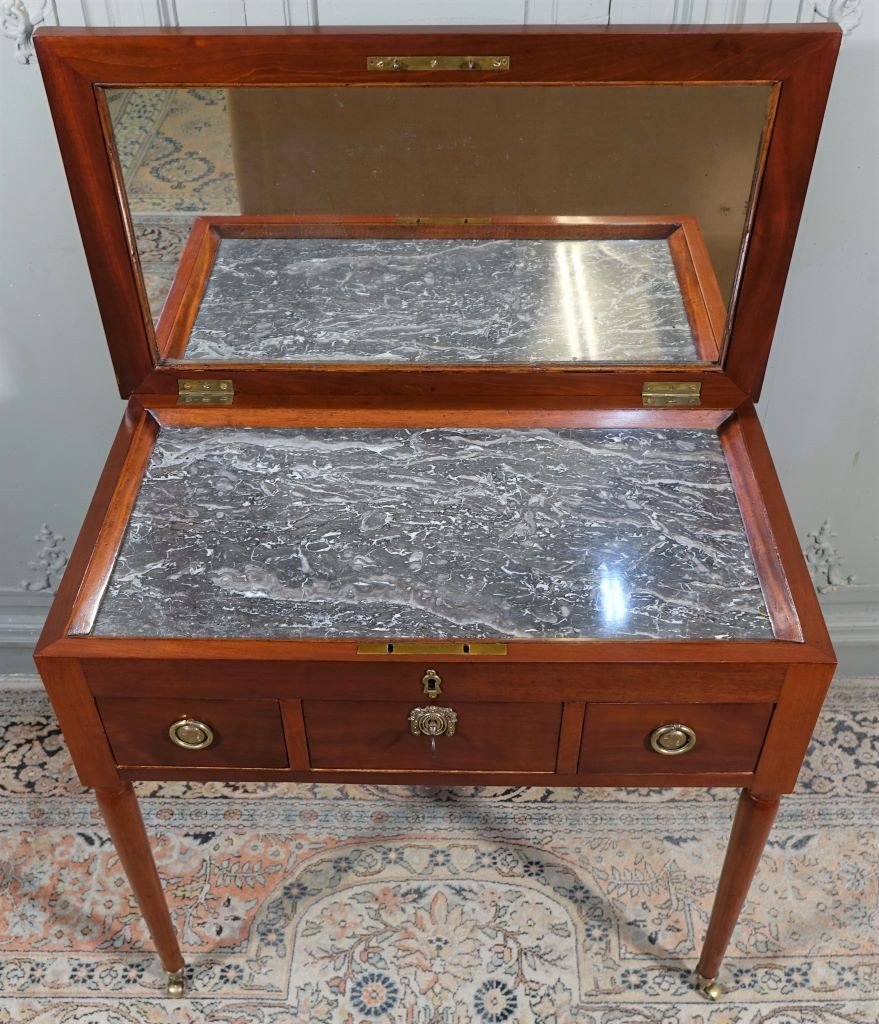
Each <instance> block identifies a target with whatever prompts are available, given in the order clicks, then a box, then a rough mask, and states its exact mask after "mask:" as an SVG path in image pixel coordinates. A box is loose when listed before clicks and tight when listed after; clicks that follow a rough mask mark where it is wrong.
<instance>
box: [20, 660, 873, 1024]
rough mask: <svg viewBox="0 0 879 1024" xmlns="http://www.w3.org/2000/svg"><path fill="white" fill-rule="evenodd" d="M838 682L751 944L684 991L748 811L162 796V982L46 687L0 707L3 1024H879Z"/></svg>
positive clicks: (861, 773) (867, 758)
mask: <svg viewBox="0 0 879 1024" xmlns="http://www.w3.org/2000/svg"><path fill="white" fill-rule="evenodd" d="M877 685H879V684H877V683H876V682H875V681H874V682H867V681H862V682H857V681H842V682H837V683H836V684H834V688H833V689H832V691H831V696H830V699H829V701H828V705H827V708H826V709H825V713H824V715H823V717H822V721H821V723H820V726H819V730H818V732H817V734H816V738H815V741H814V743H813V746H812V749H811V751H810V755H809V760H808V764H807V766H806V768H805V769H804V771H803V774H802V776H801V780H800V784H799V786H798V789H797V792H796V793H795V794H793V795H792V796H789V797H787V798H785V800H784V801H783V803H782V811H781V814H780V817H779V822H778V824H777V826H776V829H775V830H774V832H773V834H772V836H771V838H770V842H769V845H768V848H767V852H766V855H765V858H764V861H763V864H762V866H761V870H760V872H759V874H758V877H757V879H756V881H755V884H754V888H753V890H752V893H751V896H750V898H749V900H748V902H747V904H746V907H745V910H744V913H743V915H742V918H741V921H740V923H739V927H738V928H737V930H736V933H735V936H734V938H733V943H732V946H731V949H730V954H729V957H728V959H727V961H726V965H725V968H724V971H723V975H722V978H721V980H722V981H723V982H724V983H725V984H726V986H727V988H728V995H727V996H726V998H725V999H724V1000H723V1001H722V1002H720V1003H718V1004H711V1003H707V1002H705V1001H704V1000H703V999H702V998H701V997H700V996H699V994H698V993H697V992H695V991H694V990H693V987H692V983H691V974H690V972H691V970H692V968H693V966H694V964H695V961H696V959H697V957H698V951H699V947H700V944H701V941H702V936H703V934H704V929H705V925H706V922H707V918H708V914H709V912H710V908H711V901H712V897H713V893H714V886H715V882H716V878H717V875H718V872H719V870H720V863H721V859H722V856H723V850H724V845H725V841H726V835H727V833H728V829H729V825H730V821H731V817H732V813H733V809H734V804H735V793H734V792H731V791H727V790H709V791H705V792H701V791H698V790H693V791H688V790H577V789H571V790H545V789H524V788H518V787H515V788H512V787H511V788H508V789H501V788H485V789H479V788H469V789H450V790H440V789H427V788H412V787H400V788H393V787H382V786H355V785H338V784H337V785H320V786H318V785H314V786H287V785H282V786H281V785H276V786H272V785H264V784H247V785H245V784H241V785H236V786H228V785H223V784H220V783H207V784H201V785H189V784H183V783H143V784H139V786H138V788H139V791H140V793H141V795H142V797H143V800H142V807H143V811H144V817H145V819H146V822H147V827H148V829H149V831H150V834H151V837H152V839H153V843H154V850H155V853H156V859H157V862H158V864H159V870H160V872H161V874H162V877H163V880H164V884H165V889H166V893H167V895H168V900H169V904H170V906H171V910H172V914H173V916H174V920H175V923H176V926H177V929H178V933H179V934H180V936H181V942H182V945H183V949H184V954H185V956H186V959H187V962H188V964H189V975H190V993H189V996H188V998H186V999H184V1000H182V1001H180V1002H170V1001H168V1000H167V999H165V998H164V997H163V996H162V994H161V988H162V984H163V977H162V972H161V970H160V967H159V964H158V962H157V960H156V957H155V956H154V955H153V953H152V950H151V944H150V941H149V938H148V936H147V935H146V932H145V929H144V927H143V925H142V922H141V921H140V918H139V915H138V913H137V909H136V907H135V905H134V903H133V900H132V897H131V895H130V893H129V890H128V887H127V884H126V882H125V880H124V877H123V875H122V873H121V870H120V868H119V864H118V861H117V858H116V856H115V853H114V851H113V847H112V845H111V844H110V841H109V838H108V836H107V833H106V830H105V828H104V826H103V824H102V822H101V820H100V817H99V815H98V814H97V811H96V808H95V805H94V802H93V800H92V798H91V797H90V795H89V794H88V793H87V792H85V791H84V790H82V789H81V787H80V786H79V785H78V783H77V782H76V779H75V776H74V774H73V772H72V768H71V765H70V762H69V758H68V756H67V753H66V750H65V748H64V744H63V740H62V738H61V736H60V733H59V731H58V727H57V725H56V724H55V722H54V719H53V717H52V714H51V711H50V709H49V707H48V703H47V701H46V699H45V698H44V696H43V695H42V693H41V691H40V690H39V689H37V688H35V687H34V686H33V683H32V681H30V680H24V681H22V682H21V683H19V684H16V683H15V681H14V680H11V679H10V680H7V688H5V689H0V789H2V791H3V800H2V801H0V816H2V818H3V826H4V827H3V829H2V832H0V873H2V885H0V921H2V922H3V923H4V926H3V927H2V928H0V1022H4V1024H5V1022H7V1021H9V1022H12V1021H15V1022H19V1021H20V1022H27V1024H48V1022H50V1021H51V1022H52V1024H117V1022H118V1024H158V1022H165V1021H168V1022H172V1021H173V1022H174V1024H178V1022H180V1024H190V1022H193V1024H194V1022H195V1021H211V1022H213V1021H216V1022H221V1024H244V1022H245V1021H246V1022H248V1024H250V1022H255V1024H337V1022H338V1024H372V1022H385V1024H502V1022H505V1024H629V1022H633V1024H875V1022H876V1021H877V1020H879V946H877V935H879V821H877V818H879V704H877V702H876V699H875V687H876V686H877Z"/></svg>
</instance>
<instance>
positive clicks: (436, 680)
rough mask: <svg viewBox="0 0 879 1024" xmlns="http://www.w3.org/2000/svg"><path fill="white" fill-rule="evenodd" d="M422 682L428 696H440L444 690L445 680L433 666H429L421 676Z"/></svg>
mask: <svg viewBox="0 0 879 1024" xmlns="http://www.w3.org/2000/svg"><path fill="white" fill-rule="evenodd" d="M421 684H422V686H423V687H424V692H425V693H426V694H427V696H428V697H433V698H435V697H439V695H440V694H441V693H442V692H443V681H442V679H440V677H439V675H438V674H437V673H436V672H435V671H434V669H432V668H429V669H428V670H427V671H426V672H425V673H424V675H423V676H422V677H421Z"/></svg>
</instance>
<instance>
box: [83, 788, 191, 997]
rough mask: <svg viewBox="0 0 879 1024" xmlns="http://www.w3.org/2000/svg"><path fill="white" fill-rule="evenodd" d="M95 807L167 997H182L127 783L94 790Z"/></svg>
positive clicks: (178, 964)
mask: <svg viewBox="0 0 879 1024" xmlns="http://www.w3.org/2000/svg"><path fill="white" fill-rule="evenodd" d="M95 796H96V797H97V798H98V805H99V807H100V808H101V813H102V814H103V816H104V821H105V822H106V823H107V828H108V829H109V831H110V837H111V839H112V840H113V844H114V845H115V847H116V852H117V853H118V854H119V860H120V861H121V862H122V867H123V869H124V871H125V874H126V876H127V877H128V881H129V883H130V884H131V888H132V889H133V890H134V896H135V898H136V899H137V902H138V906H139V907H140V910H141V913H142V914H143V916H144V920H145V921H146V925H147V928H148V929H149V932H150V935H151V936H152V939H153V942H154V943H155V946H156V950H157V951H158V954H159V958H160V959H161V961H162V966H163V967H164V968H165V970H166V971H167V972H168V995H170V996H175V997H179V996H182V995H183V991H184V981H183V971H184V966H185V965H184V963H183V955H182V953H181V952H180V946H179V945H178V943H177V935H176V934H175V932H174V925H173V924H172V922H171V914H170V913H169V911H168V904H167V903H166V901H165V894H164V893H163V892H162V883H161V881H160V880H159V873H158V871H157V870H156V862H155V861H154V860H153V852H152V850H151V849H150V841H149V838H148V836H147V834H146V829H145V828H144V824H143V818H142V817H141V814H140V807H139V806H138V803H137V797H136V796H135V794H134V789H133V787H132V785H131V783H130V782H124V783H122V784H121V785H120V786H118V787H113V788H111V787H104V786H99V787H96V789H95Z"/></svg>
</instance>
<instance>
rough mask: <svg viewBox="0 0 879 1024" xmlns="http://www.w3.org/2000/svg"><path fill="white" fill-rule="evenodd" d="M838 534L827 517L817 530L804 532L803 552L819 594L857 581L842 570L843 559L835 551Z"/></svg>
mask: <svg viewBox="0 0 879 1024" xmlns="http://www.w3.org/2000/svg"><path fill="white" fill-rule="evenodd" d="M838 536H839V534H838V533H837V532H836V531H835V530H834V529H833V528H832V527H831V525H830V521H829V520H828V519H825V520H824V522H823V523H822V524H821V525H820V526H819V527H818V529H817V530H813V531H812V532H811V533H809V534H806V547H805V549H804V551H803V553H804V554H805V556H806V561H807V562H808V563H809V569H810V570H811V571H812V579H813V580H814V582H815V589H816V590H817V591H818V593H819V594H830V593H832V592H833V591H835V590H837V589H838V588H839V587H850V586H852V584H854V583H856V582H857V577H855V576H848V575H846V573H845V572H844V571H843V568H842V566H843V563H844V562H845V559H844V558H843V556H842V555H841V554H840V553H839V552H838V551H837V549H836V544H835V541H836V538H837V537H838Z"/></svg>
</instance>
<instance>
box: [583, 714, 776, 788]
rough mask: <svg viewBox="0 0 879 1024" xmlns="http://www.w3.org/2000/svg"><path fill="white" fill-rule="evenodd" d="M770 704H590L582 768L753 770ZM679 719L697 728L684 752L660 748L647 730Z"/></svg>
mask: <svg viewBox="0 0 879 1024" xmlns="http://www.w3.org/2000/svg"><path fill="white" fill-rule="evenodd" d="M772 710H773V706H772V705H771V704H677V703H669V704H666V703H662V704H659V703H652V704H600V703H596V704H589V705H588V707H587V708H586V726H585V728H584V730H583V744H582V748H581V751H580V771H582V772H619V773H626V772H649V771H651V770H653V771H657V772H663V773H669V774H677V773H678V772H680V773H683V774H687V773H688V772H753V770H754V768H755V767H756V765H757V758H758V757H759V754H760V748H761V747H762V745H763V737H764V736H765V734H766V727H767V726H768V724H769V719H770V716H771V715H772ZM673 724H682V725H686V726H689V727H690V728H691V729H692V730H693V731H694V732H695V733H696V745H695V747H693V749H692V750H690V751H688V752H687V753H686V754H678V755H666V754H658V753H657V752H656V751H655V750H653V749H652V748H651V747H650V734H651V733H652V732H653V730H654V729H657V728H659V727H660V726H662V725H673Z"/></svg>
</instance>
